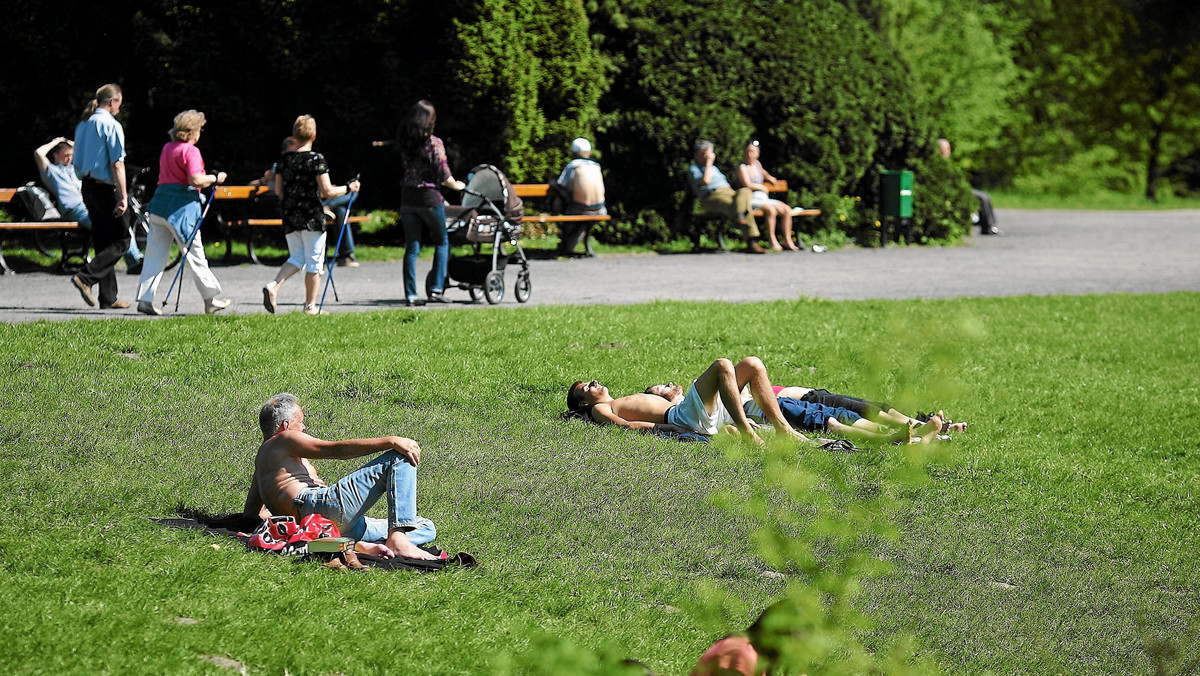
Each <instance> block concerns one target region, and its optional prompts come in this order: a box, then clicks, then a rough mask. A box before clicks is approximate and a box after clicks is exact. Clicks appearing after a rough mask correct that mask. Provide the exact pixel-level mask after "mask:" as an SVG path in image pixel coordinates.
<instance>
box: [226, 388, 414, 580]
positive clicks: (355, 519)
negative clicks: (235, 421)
mask: <svg viewBox="0 0 1200 676" xmlns="http://www.w3.org/2000/svg"><path fill="white" fill-rule="evenodd" d="M258 425H259V427H260V428H261V429H262V433H263V444H262V446H260V447H259V449H258V455H257V457H255V458H254V476H253V478H252V479H251V480H250V490H249V492H248V493H247V495H246V505H245V507H244V508H243V509H242V514H243V515H244V516H246V517H248V518H267V517H269V516H271V515H272V514H275V515H279V516H294V517H296V518H297V519H299V518H303V517H305V516H307V515H309V514H314V513H315V514H320V515H321V516H324V517H325V518H327V519H329V520H330V521H332V522H334V523H335V524H337V527H338V530H339V531H340V532H341V534H342V535H343V536H345V537H348V538H351V539H353V540H357V541H358V543H357V544H356V545H355V547H354V548H355V550H356V551H358V552H360V553H363V554H370V555H372V556H377V557H379V558H385V559H387V558H392V557H396V556H401V557H404V558H407V559H425V560H432V559H436V558H437V557H435V556H434V555H432V554H430V553H429V552H426V551H424V550H423V549H420V548H419V547H417V545H422V544H425V543H427V542H432V541H433V539H434V537H435V536H436V535H437V528H436V527H434V525H433V522H432V521H430V520H429V519H426V518H423V517H420V516H417V464H418V463H419V462H421V447H420V446H418V445H417V442H415V441H413V440H412V439H405V438H404V437H378V438H375V439H349V440H347V441H323V440H321V439H318V438H316V437H314V436H312V435H309V434H307V433H305V431H304V430H305V427H304V410H303V409H301V408H300V403H299V401H297V399H296V395H294V394H287V393H284V394H277V395H275V396H273V397H271V398H270V399H268V400H267V403H266V404H263V407H262V410H261V411H260V412H259V414H258ZM380 452H383V455H381V456H379V457H378V458H375V459H374V460H372V461H371V462H369V463H367V464H366V465H363V466H362V467H361V468H360V469H358V470H357V471H354V472H351V473H350V474H348V475H346V476H345V477H343V478H342V479H341V480H340V481H338V482H337V483H335V484H333V485H332V486H327V485H326V484H325V482H324V481H322V480H321V477H319V476H318V475H317V470H316V468H315V467H313V464H312V462H311V460H317V459H321V458H330V459H345V458H357V457H360V456H364V455H369V454H371V453H380ZM385 493H386V496H387V506H388V518H387V520H386V521H384V520H383V519H376V518H373V517H369V516H366V513H367V510H368V509H370V507H371V505H374V504H375V502H376V501H378V500H379V498H380V497H381V496H383V495H384V494H385Z"/></svg>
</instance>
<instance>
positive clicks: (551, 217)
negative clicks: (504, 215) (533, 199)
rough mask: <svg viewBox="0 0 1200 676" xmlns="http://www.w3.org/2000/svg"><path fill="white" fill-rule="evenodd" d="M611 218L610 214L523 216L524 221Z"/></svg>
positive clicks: (585, 220)
mask: <svg viewBox="0 0 1200 676" xmlns="http://www.w3.org/2000/svg"><path fill="white" fill-rule="evenodd" d="M611 220H612V216H609V215H608V214H595V215H589V214H557V215H556V214H533V215H530V216H522V217H521V222H522V223H587V222H599V221H611Z"/></svg>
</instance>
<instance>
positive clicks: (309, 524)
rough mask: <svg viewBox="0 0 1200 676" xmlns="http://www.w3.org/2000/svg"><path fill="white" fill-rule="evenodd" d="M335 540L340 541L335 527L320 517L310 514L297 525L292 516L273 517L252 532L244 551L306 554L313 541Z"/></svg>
mask: <svg viewBox="0 0 1200 676" xmlns="http://www.w3.org/2000/svg"><path fill="white" fill-rule="evenodd" d="M336 537H341V533H339V532H338V527H337V526H336V525H335V524H334V523H333V522H332V521H330V520H329V519H326V518H325V517H323V516H321V515H320V514H309V515H308V516H305V517H303V518H302V519H300V521H296V519H295V517H291V516H273V517H271V518H269V519H264V520H263V522H262V523H260V524H259V525H258V528H255V529H254V532H253V533H251V535H250V542H248V543H246V547H247V548H248V549H257V550H260V551H265V552H276V553H279V554H307V553H308V543H310V542H312V541H313V540H318V539H321V538H336Z"/></svg>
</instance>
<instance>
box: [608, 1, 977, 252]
mask: <svg viewBox="0 0 1200 676" xmlns="http://www.w3.org/2000/svg"><path fill="white" fill-rule="evenodd" d="M593 23H594V24H595V27H596V29H597V30H598V32H599V33H601V34H602V35H604V36H605V37H604V39H603V41H602V43H601V45H602V49H604V51H605V55H606V57H607V58H609V59H610V60H611V61H612V63H613V64H614V65H615V66H616V74H615V76H614V79H613V84H612V87H611V88H610V90H609V91H608V93H607V94H605V95H604V96H603V97H602V98H601V99H600V107H601V111H602V115H603V117H602V122H601V131H600V134H599V135H600V144H601V146H602V147H604V148H606V149H607V150H608V151H609V155H608V156H607V158H606V160H607V162H606V165H607V170H608V173H607V181H608V184H609V191H608V192H609V196H610V201H612V202H619V203H620V204H621V205H623V206H624V207H625V208H626V209H627V210H629V211H631V212H639V211H642V210H645V209H652V210H655V211H658V212H659V213H661V214H663V215H664V217H666V218H667V219H668V220H672V219H673V217H674V212H675V211H676V210H677V209H678V205H679V204H680V203H681V202H682V199H681V197H682V194H683V189H684V188H683V187H682V185H681V182H680V181H679V179H678V176H679V174H680V172H681V171H682V170H683V168H684V166H686V164H687V163H688V162H689V161H690V158H689V155H690V154H691V147H692V144H693V143H694V141H695V140H696V139H697V138H701V137H703V138H708V139H710V140H712V141H713V142H714V143H715V144H716V145H717V148H718V160H717V162H718V167H719V168H721V169H722V170H723V171H724V172H725V173H726V175H727V176H730V175H732V174H733V172H734V168H735V166H736V164H737V163H738V162H739V161H740V154H741V148H742V145H743V144H744V142H745V141H746V139H748V138H749V137H751V136H756V137H757V138H758V139H759V140H760V142H761V144H762V150H763V161H764V164H765V165H767V166H768V168H770V169H771V170H772V173H775V174H776V175H779V176H781V177H783V178H787V179H788V180H789V181H791V182H793V183H794V184H795V185H794V187H795V188H796V189H797V190H799V191H801V192H802V193H803V194H804V195H806V196H811V197H812V198H814V200H813V201H815V202H817V203H818V204H820V203H823V202H822V200H823V199H825V198H824V197H822V196H830V195H832V196H835V197H834V198H833V199H836V196H837V195H851V196H857V197H861V198H862V202H863V204H862V207H863V208H864V209H865V210H871V209H874V208H875V206H876V202H877V200H878V187H877V186H878V176H879V170H880V169H881V168H888V169H902V168H912V166H910V165H911V164H912V162H911V161H910V160H911V159H912V158H915V157H924V156H927V155H928V153H929V152H930V151H929V149H930V148H931V147H932V144H933V138H934V137H933V134H932V132H931V131H929V130H928V129H927V128H926V127H927V125H926V124H925V123H924V122H922V120H923V117H922V116H923V111H922V110H921V109H920V108H919V104H918V103H917V102H915V101H913V100H911V99H910V98H909V97H907V96H906V95H905V92H906V85H905V82H906V73H905V71H904V68H903V66H902V65H901V64H900V61H899V60H898V59H897V57H896V54H895V53H894V52H893V51H891V49H890V48H889V47H887V46H886V45H885V44H884V42H883V41H882V40H881V39H880V38H879V37H878V36H876V35H875V34H874V33H873V32H872V31H871V30H870V28H869V27H868V26H867V24H866V22H864V21H863V20H862V19H861V18H859V17H858V16H856V15H855V14H853V13H852V12H850V11H849V10H847V9H846V8H845V7H844V6H843V5H842V4H840V3H838V2H836V1H835V0H814V1H813V2H807V3H774V2H765V1H757V2H749V3H719V2H701V3H685V2H665V3H664V2H649V1H648V0H638V1H634V2H620V3H618V2H616V1H615V0H609V1H608V2H602V3H600V8H599V11H598V12H597V13H596V14H595V15H594V17H593ZM831 45H847V46H848V45H853V47H838V48H831V47H830V46H831ZM923 173H924V178H925V180H927V181H936V180H941V179H943V178H944V179H946V180H952V181H958V182H959V183H960V184H961V185H959V186H957V187H954V188H950V189H946V190H943V189H940V188H934V186H932V185H931V186H929V188H930V189H931V192H933V193H935V194H937V195H939V196H943V197H944V196H945V195H942V193H946V194H947V195H955V194H960V193H961V189H962V188H965V182H963V179H962V177H961V175H959V176H951V175H948V174H944V173H942V174H935V173H932V172H923ZM951 202H952V203H953V202H954V199H951ZM863 213H866V211H864V212H863ZM839 216H840V214H839ZM928 218H929V217H927V216H926V215H925V214H920V215H918V219H919V223H920V227H921V230H922V232H925V231H928V232H940V231H947V232H948V231H949V230H950V229H949V228H946V227H943V226H939V225H937V224H938V223H941V221H943V220H944V214H943V213H941V212H939V213H938V214H936V215H934V216H933V219H934V220H933V221H932V222H931V223H929V224H926V220H927V219H928ZM859 225H861V220H860V219H858V218H851V217H850V215H848V214H847V219H846V220H845V221H842V220H840V218H839V219H838V220H837V221H834V220H832V219H829V218H826V219H823V220H822V222H821V226H822V227H823V228H833V229H840V230H844V231H847V232H850V231H853V230H854V229H856V228H857V227H858V226H859ZM935 226H936V227H935Z"/></svg>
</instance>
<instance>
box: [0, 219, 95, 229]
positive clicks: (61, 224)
mask: <svg viewBox="0 0 1200 676" xmlns="http://www.w3.org/2000/svg"><path fill="white" fill-rule="evenodd" d="M78 227H79V223H76V222H75V221H42V222H40V223H0V230H75V229H77V228H78Z"/></svg>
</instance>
